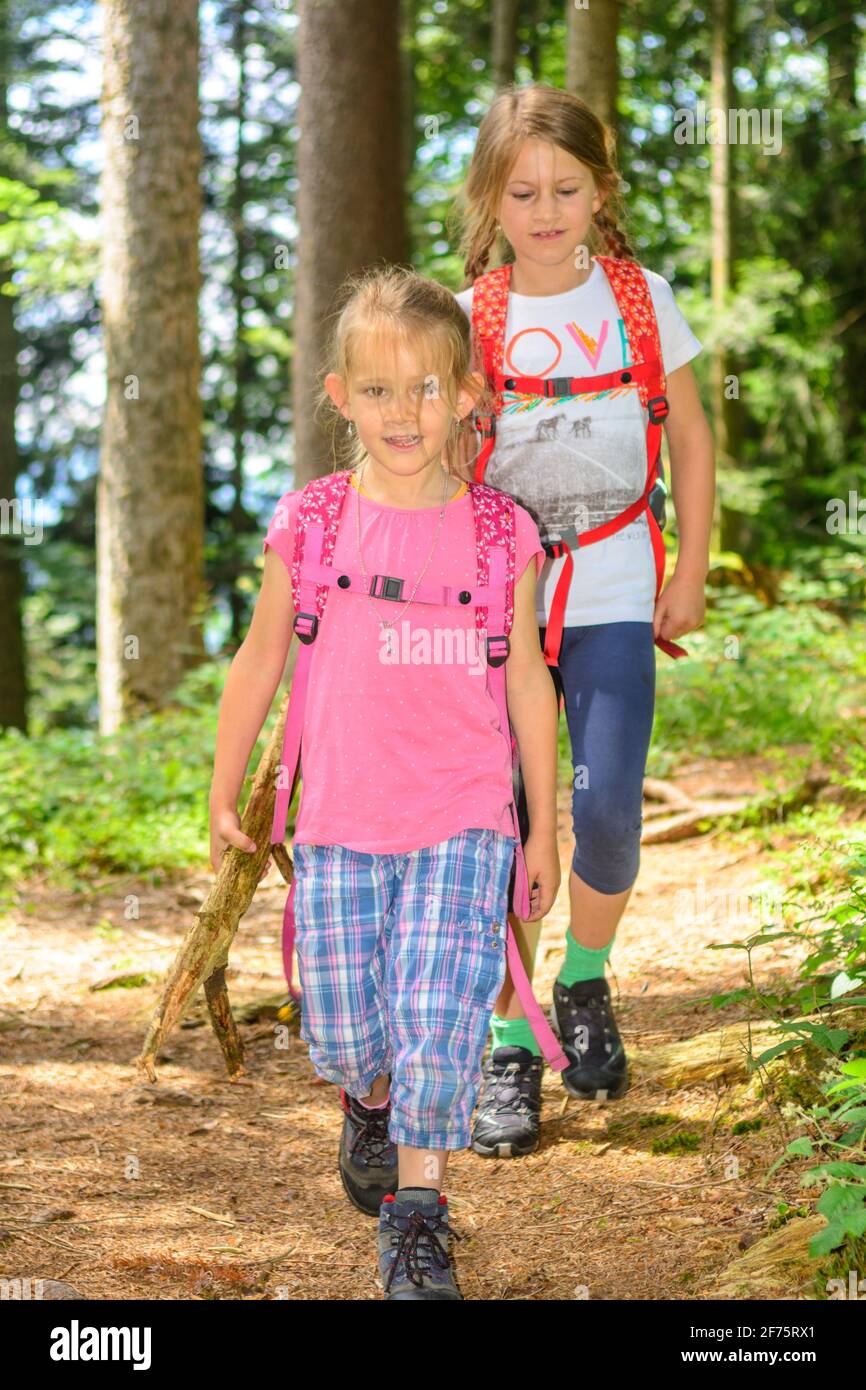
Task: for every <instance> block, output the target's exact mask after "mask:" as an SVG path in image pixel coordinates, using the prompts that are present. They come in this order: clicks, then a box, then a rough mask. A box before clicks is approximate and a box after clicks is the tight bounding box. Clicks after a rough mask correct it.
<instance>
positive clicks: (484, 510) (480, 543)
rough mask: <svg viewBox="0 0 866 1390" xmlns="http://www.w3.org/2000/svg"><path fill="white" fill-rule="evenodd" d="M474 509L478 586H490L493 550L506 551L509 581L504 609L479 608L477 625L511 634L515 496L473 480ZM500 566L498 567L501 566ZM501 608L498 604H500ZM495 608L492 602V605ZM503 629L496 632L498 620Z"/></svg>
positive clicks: (504, 557) (514, 559)
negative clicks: (498, 611) (498, 610)
mask: <svg viewBox="0 0 866 1390" xmlns="http://www.w3.org/2000/svg"><path fill="white" fill-rule="evenodd" d="M469 491H470V493H471V496H472V512H473V516H474V519H475V556H476V566H477V577H478V586H479V588H481V587H486V585H487V583H488V581H489V579H490V553H491V551H492V550H499V551H502V553H503V559H504V572H503V577H504V580H505V584H504V593H503V595H502V608H501V610H500V613H501V618H500V616H499V613H494V612H493V611H491V612H490V613H489V614H488V610H487V609H486V608H476V610H475V626H476V628H477V629H478V630H479V631H480V630H481V629H482V628H485V627H487V626H488V620H489V622H490V626H491V628H492V629H494V630H493V631H492V632H491V635H492V636H502V635H504V636H506V637H507V636H508V634H509V632H510V631H511V624H512V623H513V621H514V570H515V563H516V531H515V519H514V498H513V497H509V495H508V493H507V492H501V491H500V490H499V488H495V487H489V486H488V484H487V483H470V484H469ZM497 568H498V566H497ZM497 607H498V605H497ZM491 609H492V605H491ZM499 621H501V622H502V628H501V631H496V630H495V629H496V628H497V627H498V622H499Z"/></svg>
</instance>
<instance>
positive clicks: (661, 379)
mask: <svg viewBox="0 0 866 1390" xmlns="http://www.w3.org/2000/svg"><path fill="white" fill-rule="evenodd" d="M594 259H595V260H597V261H598V263H599V265H600V266H601V268H602V270H603V271H604V273H605V275H606V276H607V278H608V282H609V284H610V287H611V290H612V291H613V297H614V299H615V300H616V307H617V309H618V310H619V315H620V318H621V319H622V321H623V323H624V324H625V332H626V337H627V338H628V345H629V350H630V352H631V360H632V363H633V364H637V363H638V362H650V361H657V362H658V364H659V373H658V380H657V381H641V382H639V383H638V393H639V395H640V403H641V405H642V406H643V407H644V408H646V405H647V402H648V401H649V400H650V399H651V397H653V396H661V395H664V390H665V374H664V364H663V362H662V345H661V338H660V337H659V326H658V319H657V318H656V311H655V307H654V305H653V302H652V295H651V294H650V292H649V284H648V283H647V278H646V275H645V274H644V272H643V268H642V267H641V266H639V265H638V263H637V261H628V260H621V259H620V258H619V257H617V256H596V257H595V258H594Z"/></svg>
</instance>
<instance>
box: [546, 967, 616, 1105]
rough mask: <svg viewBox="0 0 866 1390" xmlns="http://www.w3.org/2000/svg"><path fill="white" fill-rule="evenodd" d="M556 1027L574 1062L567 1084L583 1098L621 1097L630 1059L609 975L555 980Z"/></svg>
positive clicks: (563, 1074) (565, 1077)
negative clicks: (618, 1023)
mask: <svg viewBox="0 0 866 1390" xmlns="http://www.w3.org/2000/svg"><path fill="white" fill-rule="evenodd" d="M550 1022H551V1025H552V1027H553V1031H554V1032H555V1033H556V1034H557V1035H558V1036H559V1038H560V1041H561V1042H562V1050H563V1052H564V1053H565V1055H566V1057H567V1058H568V1060H569V1062H570V1063H571V1065H570V1066H569V1067H567V1068H566V1069H565V1071H563V1072H561V1073H560V1075H561V1077H562V1084H563V1086H564V1087H565V1089H566V1090H567V1091H568V1094H569V1095H570V1096H576V1097H577V1099H578V1100H619V1098H620V1096H624V1095H625V1093H626V1091H627V1090H628V1062H627V1059H626V1055H625V1048H624V1047H623V1045H622V1038H621V1037H620V1035H619V1030H618V1028H617V1026H616V1020H615V1018H614V1016H613V1011H612V1009H611V1006H610V986H609V985H608V983H607V980H605V979H598V980H578V981H576V982H575V984H573V985H567V986H566V985H561V984H560V983H559V981H558V980H557V981H555V982H554V986H553V1008H552V1009H551V1011H550Z"/></svg>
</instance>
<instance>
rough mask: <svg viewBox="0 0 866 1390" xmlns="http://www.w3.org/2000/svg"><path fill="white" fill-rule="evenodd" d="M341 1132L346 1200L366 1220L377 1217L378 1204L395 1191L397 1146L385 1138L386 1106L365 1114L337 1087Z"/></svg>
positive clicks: (341, 1165) (353, 1099)
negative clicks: (341, 1110) (361, 1212)
mask: <svg viewBox="0 0 866 1390" xmlns="http://www.w3.org/2000/svg"><path fill="white" fill-rule="evenodd" d="M340 1104H341V1105H342V1107H343V1112H344V1113H343V1132H342V1134H341V1135H340V1177H341V1178H342V1179H343V1187H344V1188H345V1189H346V1196H347V1197H348V1198H349V1201H350V1202H353V1203H354V1204H355V1206H356V1207H357V1208H358V1210H359V1211H363V1212H364V1213H365V1214H366V1215H367V1216H378V1215H379V1207H380V1206H381V1205H382V1200H383V1198H385V1197H386V1196H387V1195H388V1194H389V1193H393V1192H396V1190H397V1145H396V1144H392V1143H391V1140H390V1139H389V1138H388V1116H389V1115H390V1114H391V1105H390V1103H389V1104H388V1105H386V1106H385V1108H384V1109H383V1110H368V1109H367V1107H366V1105H362V1104H361V1102H360V1101H359V1100H356V1099H355V1097H354V1096H350V1095H347V1094H346V1092H345V1091H344V1090H343V1087H342V1086H341V1087H340Z"/></svg>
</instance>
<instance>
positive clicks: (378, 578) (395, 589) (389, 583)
mask: <svg viewBox="0 0 866 1390" xmlns="http://www.w3.org/2000/svg"><path fill="white" fill-rule="evenodd" d="M370 593H371V595H372V596H373V598H393V599H398V600H399V599H401V598H402V597H403V580H402V579H394V578H393V576H392V575H390V574H374V575H373V578H372V579H371V580H370Z"/></svg>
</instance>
